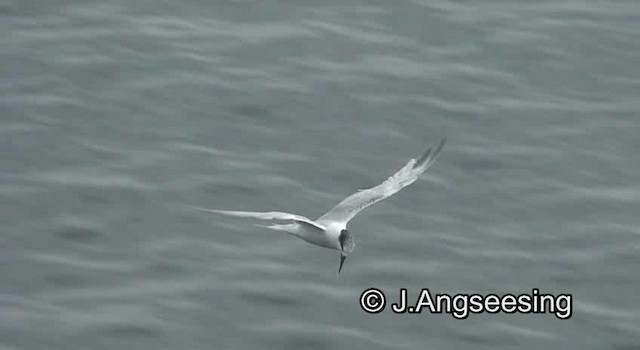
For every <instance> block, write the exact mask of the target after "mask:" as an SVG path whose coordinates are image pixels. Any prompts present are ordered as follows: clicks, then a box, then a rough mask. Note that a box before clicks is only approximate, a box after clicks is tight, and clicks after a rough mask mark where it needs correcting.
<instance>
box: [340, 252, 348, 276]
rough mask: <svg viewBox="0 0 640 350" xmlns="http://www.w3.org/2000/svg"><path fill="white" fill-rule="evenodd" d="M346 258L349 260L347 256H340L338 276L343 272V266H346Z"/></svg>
mask: <svg viewBox="0 0 640 350" xmlns="http://www.w3.org/2000/svg"><path fill="white" fill-rule="evenodd" d="M346 258H347V256H346V255H342V254H340V267H339V268H338V274H340V271H342V265H344V259H346Z"/></svg>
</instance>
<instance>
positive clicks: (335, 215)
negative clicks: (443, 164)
mask: <svg viewBox="0 0 640 350" xmlns="http://www.w3.org/2000/svg"><path fill="white" fill-rule="evenodd" d="M444 144H445V140H444V139H443V140H441V141H440V143H439V144H438V146H437V147H436V148H435V149H433V148H431V147H430V148H429V149H428V150H427V151H426V152H425V153H424V154H423V155H422V157H420V158H419V159H418V160H416V159H411V160H410V161H409V162H408V163H407V164H406V165H405V166H404V167H402V169H400V170H398V172H396V173H395V174H393V176H391V177H389V178H388V179H387V180H385V181H384V182H383V183H381V184H379V185H378V186H375V187H372V188H369V189H366V190H358V192H356V193H354V194H352V195H350V196H349V197H347V198H345V199H344V200H342V202H340V203H339V204H338V205H336V206H335V207H334V208H333V209H331V210H329V211H328V212H327V213H325V214H324V215H322V216H321V217H319V218H318V220H316V221H318V222H323V221H337V222H341V223H343V224H345V225H346V223H347V222H348V221H349V220H351V218H353V217H354V216H355V215H356V214H358V212H360V211H361V210H362V209H364V208H366V207H368V206H370V205H372V204H374V203H376V202H379V201H381V200H383V199H385V198H387V197H389V196H391V195H393V194H394V193H397V192H398V191H400V190H401V189H402V188H404V187H406V186H409V185H410V184H412V183H413V182H415V181H416V180H417V179H418V178H419V177H420V175H422V173H424V172H425V171H426V170H427V169H428V168H429V167H430V166H431V164H433V162H434V161H435V160H436V158H437V157H438V155H439V154H440V151H441V150H442V147H443V146H444Z"/></svg>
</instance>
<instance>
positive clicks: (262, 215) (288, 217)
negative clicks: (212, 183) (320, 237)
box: [188, 206, 326, 231]
mask: <svg viewBox="0 0 640 350" xmlns="http://www.w3.org/2000/svg"><path fill="white" fill-rule="evenodd" d="M188 207H189V208H191V209H195V210H200V211H205V212H208V213H215V214H222V215H229V216H238V217H243V218H254V219H260V220H282V221H293V222H297V223H303V224H309V225H311V226H314V227H316V228H319V229H321V230H323V231H324V230H326V228H325V227H324V226H323V225H321V224H319V223H317V222H315V221H313V220H311V219H309V218H306V217H304V216H302V215H296V214H290V213H283V212H279V211H267V212H257V211H237V210H217V209H206V208H199V207H192V206H188Z"/></svg>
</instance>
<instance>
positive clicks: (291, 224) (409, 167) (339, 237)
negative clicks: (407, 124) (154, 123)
mask: <svg viewBox="0 0 640 350" xmlns="http://www.w3.org/2000/svg"><path fill="white" fill-rule="evenodd" d="M444 144H445V140H444V139H442V140H441V141H440V143H439V144H438V146H437V147H435V149H434V148H432V147H429V149H428V150H427V151H426V152H425V153H424V154H423V155H422V156H421V157H420V158H418V159H417V160H416V159H411V160H409V162H408V163H407V164H406V165H405V166H403V167H402V168H401V169H400V170H398V171H397V172H396V173H395V174H393V175H392V176H391V177H389V178H388V179H386V180H385V181H384V182H382V183H381V184H379V185H377V186H374V187H371V188H369V189H364V190H358V192H356V193H354V194H352V195H350V196H349V197H347V198H345V199H343V200H342V201H341V202H340V203H338V205H336V206H335V207H333V208H332V209H331V210H329V211H328V212H326V213H325V214H323V215H322V216H321V217H319V218H318V219H316V220H311V219H309V218H307V217H304V216H302V215H297V214H290V213H285V212H279V211H268V212H254V211H237V210H218V209H206V208H199V207H192V206H189V208H192V209H196V210H200V211H204V212H209V213H216V214H223V215H230V216H237V217H246V218H254V219H260V220H269V221H280V222H285V223H281V224H278V223H271V224H270V225H257V226H260V227H266V228H268V229H271V230H276V231H284V232H286V233H289V234H291V235H293V236H296V237H298V238H300V239H303V240H305V241H307V242H309V243H311V244H314V245H317V246H320V247H325V248H329V249H335V250H338V251H340V266H339V267H338V274H340V272H341V271H342V266H343V265H344V261H345V259H346V258H347V256H348V255H349V253H351V252H352V251H353V249H354V248H355V243H354V240H353V236H352V234H351V233H350V232H349V230H347V223H349V220H351V219H352V218H353V217H354V216H355V215H356V214H358V213H359V212H360V211H361V210H363V209H364V208H366V207H368V206H370V205H372V204H374V203H377V202H379V201H381V200H383V199H385V198H387V197H390V196H391V195H393V194H395V193H397V192H398V191H400V190H401V189H403V188H404V187H406V186H409V185H411V184H412V183H414V182H415V181H416V180H417V179H418V178H419V177H420V175H422V174H423V173H424V172H425V171H426V170H427V169H428V168H429V167H430V166H431V165H432V164H433V163H434V162H435V160H436V158H437V157H438V155H439V154H440V151H442V147H443V146H444Z"/></svg>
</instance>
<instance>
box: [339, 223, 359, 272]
mask: <svg viewBox="0 0 640 350" xmlns="http://www.w3.org/2000/svg"><path fill="white" fill-rule="evenodd" d="M338 242H340V267H339V268H338V273H340V271H342V265H343V264H344V260H345V259H346V258H347V255H349V253H351V252H352V251H353V248H355V246H356V244H355V243H354V242H353V238H351V234H350V233H349V231H347V230H346V229H344V230H342V231H340V236H339V237H338Z"/></svg>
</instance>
